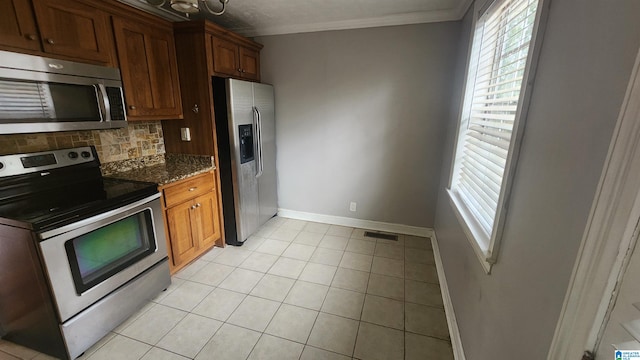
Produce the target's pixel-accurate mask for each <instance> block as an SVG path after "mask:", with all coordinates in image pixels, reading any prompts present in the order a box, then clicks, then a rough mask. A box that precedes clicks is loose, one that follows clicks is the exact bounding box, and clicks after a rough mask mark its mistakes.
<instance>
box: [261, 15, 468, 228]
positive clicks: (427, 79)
mask: <svg viewBox="0 0 640 360" xmlns="http://www.w3.org/2000/svg"><path fill="white" fill-rule="evenodd" d="M458 35H459V23H457V22H452V23H439V24H422V25H410V26H399V27H383V28H372V29H361V30H344V31H330V32H318V33H307V34H295V35H281V36H267V37H260V38H257V39H256V41H258V42H260V43H262V44H264V45H265V46H264V49H263V50H262V53H261V69H262V80H263V82H267V83H272V84H273V85H274V86H275V97H276V119H277V120H276V127H277V134H276V139H277V147H278V152H277V162H278V165H277V166H278V182H279V184H278V197H279V206H280V208H284V209H289V210H297V211H304V212H310V213H317V214H325V215H334V216H344V217H352V218H359V219H366V220H374V221H383V222H390V223H396V224H407V225H414V226H426V227H431V226H432V225H433V218H434V213H435V204H436V198H437V188H438V183H439V171H440V167H441V159H442V149H443V144H444V135H445V133H446V122H447V117H448V112H449V106H450V105H449V102H450V94H451V85H452V82H451V81H450V79H451V77H452V74H453V66H452V64H453V63H454V60H455V56H456V47H457V45H456V44H457V39H458ZM350 201H356V202H357V203H358V209H357V212H355V213H353V212H350V211H349V202H350Z"/></svg>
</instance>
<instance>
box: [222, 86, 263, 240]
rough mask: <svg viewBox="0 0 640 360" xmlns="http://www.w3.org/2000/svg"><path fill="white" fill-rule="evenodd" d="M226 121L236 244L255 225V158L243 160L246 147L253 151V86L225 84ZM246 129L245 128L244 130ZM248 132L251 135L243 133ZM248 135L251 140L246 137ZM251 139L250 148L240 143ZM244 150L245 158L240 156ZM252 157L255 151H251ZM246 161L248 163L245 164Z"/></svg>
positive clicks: (257, 222)
mask: <svg viewBox="0 0 640 360" xmlns="http://www.w3.org/2000/svg"><path fill="white" fill-rule="evenodd" d="M227 110H228V114H227V118H228V121H229V140H230V141H229V142H230V144H231V155H232V156H231V172H232V181H233V184H234V186H233V192H234V194H233V196H234V202H235V204H236V207H235V215H236V230H237V234H238V238H237V241H239V242H242V241H244V240H246V239H247V238H248V237H249V236H250V235H251V234H253V233H254V232H255V231H256V230H257V229H258V227H259V226H260V224H259V212H260V210H259V206H258V201H259V200H258V179H256V170H257V161H256V158H255V156H252V157H247V156H246V155H247V150H248V149H247V148H246V146H247V145H249V146H253V147H256V146H257V144H256V143H255V140H256V136H255V134H256V130H257V126H256V121H255V117H254V115H253V114H254V111H253V85H252V83H250V82H246V81H239V80H233V79H228V80H227ZM247 125H248V126H247ZM247 128H249V129H251V134H248V133H247ZM249 135H251V136H249ZM248 139H253V141H254V143H253V144H242V143H241V141H247V140H248ZM241 147H244V152H243V154H245V156H241ZM254 154H255V151H254ZM248 159H250V160H248Z"/></svg>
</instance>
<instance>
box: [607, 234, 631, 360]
mask: <svg viewBox="0 0 640 360" xmlns="http://www.w3.org/2000/svg"><path fill="white" fill-rule="evenodd" d="M637 235H638V227H637V225H636V229H635V231H634V237H635V240H637ZM623 271H624V270H623ZM639 280H640V249H639V248H638V246H637V243H636V247H635V250H634V251H632V254H631V256H630V257H629V262H628V267H627V268H626V271H624V273H623V275H622V281H621V282H620V283H619V287H618V295H617V298H615V299H614V300H613V301H612V303H611V312H610V313H609V318H608V320H606V321H605V323H604V324H603V328H602V330H603V332H602V334H601V335H600V339H599V340H598V345H597V350H596V359H614V358H615V357H614V351H615V350H616V349H620V350H638V351H639V352H640V281H639ZM639 359H640V357H639Z"/></svg>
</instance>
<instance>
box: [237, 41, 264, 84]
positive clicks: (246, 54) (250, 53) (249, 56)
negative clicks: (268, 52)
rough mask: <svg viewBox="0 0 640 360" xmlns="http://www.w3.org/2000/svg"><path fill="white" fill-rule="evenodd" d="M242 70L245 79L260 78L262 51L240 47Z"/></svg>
mask: <svg viewBox="0 0 640 360" xmlns="http://www.w3.org/2000/svg"><path fill="white" fill-rule="evenodd" d="M240 72H241V73H242V74H241V75H240V76H242V77H243V78H245V79H248V80H260V53H259V52H257V51H255V50H251V49H247V48H244V47H240Z"/></svg>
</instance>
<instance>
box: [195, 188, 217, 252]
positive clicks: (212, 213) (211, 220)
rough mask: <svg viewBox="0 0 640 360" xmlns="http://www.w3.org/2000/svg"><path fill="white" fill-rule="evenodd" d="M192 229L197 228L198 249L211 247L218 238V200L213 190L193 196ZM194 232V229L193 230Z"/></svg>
mask: <svg viewBox="0 0 640 360" xmlns="http://www.w3.org/2000/svg"><path fill="white" fill-rule="evenodd" d="M194 203H195V206H196V208H195V211H194V215H195V216H194V218H193V221H194V229H195V228H197V229H198V230H197V233H198V241H199V243H200V250H201V251H202V250H204V249H205V248H210V247H212V246H213V245H214V244H215V242H216V240H218V239H220V224H219V221H218V219H219V218H218V201H217V198H216V193H215V192H210V193H208V194H205V195H202V196H199V197H197V198H195V200H194ZM194 232H195V230H194Z"/></svg>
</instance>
